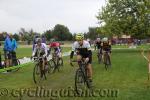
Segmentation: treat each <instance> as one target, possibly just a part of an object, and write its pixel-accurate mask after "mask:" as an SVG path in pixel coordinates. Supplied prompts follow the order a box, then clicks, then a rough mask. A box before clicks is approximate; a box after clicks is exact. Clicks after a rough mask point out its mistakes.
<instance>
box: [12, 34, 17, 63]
mask: <svg viewBox="0 0 150 100" xmlns="http://www.w3.org/2000/svg"><path fill="white" fill-rule="evenodd" d="M10 39H11V42H12V52H11V53H12V60H14V59H15V60H16V49H17V42H16V40H15V38H14V37H13V35H10ZM15 65H17V64H15Z"/></svg>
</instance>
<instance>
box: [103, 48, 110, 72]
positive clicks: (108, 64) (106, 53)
mask: <svg viewBox="0 0 150 100" xmlns="http://www.w3.org/2000/svg"><path fill="white" fill-rule="evenodd" d="M104 64H105V69H106V70H107V69H108V68H109V67H110V66H111V61H110V56H109V54H108V51H105V52H104Z"/></svg>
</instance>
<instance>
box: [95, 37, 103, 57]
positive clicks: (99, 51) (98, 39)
mask: <svg viewBox="0 0 150 100" xmlns="http://www.w3.org/2000/svg"><path fill="white" fill-rule="evenodd" d="M95 44H96V47H97V50H98V52H97V54H99V53H100V54H102V46H101V45H102V41H101V39H100V38H97V39H96V43H95Z"/></svg>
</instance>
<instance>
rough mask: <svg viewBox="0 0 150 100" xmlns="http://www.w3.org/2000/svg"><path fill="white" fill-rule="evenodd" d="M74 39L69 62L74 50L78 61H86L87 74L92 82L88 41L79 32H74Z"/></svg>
mask: <svg viewBox="0 0 150 100" xmlns="http://www.w3.org/2000/svg"><path fill="white" fill-rule="evenodd" d="M75 38H76V41H75V42H74V43H73V45H72V52H71V54H70V63H71V61H72V58H73V55H74V52H76V54H77V61H78V62H80V61H81V60H82V59H85V62H86V63H87V74H88V75H87V76H88V79H89V82H91V83H92V51H91V46H90V44H89V42H88V41H86V40H84V35H83V34H81V33H78V34H76V36H75Z"/></svg>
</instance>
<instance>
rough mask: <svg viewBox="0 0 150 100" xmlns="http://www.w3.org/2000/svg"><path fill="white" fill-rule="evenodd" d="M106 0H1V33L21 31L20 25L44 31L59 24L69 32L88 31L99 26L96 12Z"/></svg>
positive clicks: (28, 28)
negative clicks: (89, 28)
mask: <svg viewBox="0 0 150 100" xmlns="http://www.w3.org/2000/svg"><path fill="white" fill-rule="evenodd" d="M104 5H105V0H0V32H4V31H5V32H9V33H18V32H19V30H20V28H25V29H26V30H30V29H31V28H32V29H33V30H34V31H35V32H39V33H43V32H44V31H46V30H49V29H52V28H54V26H55V25H56V24H63V25H65V26H67V27H68V28H69V30H70V32H72V33H75V32H87V31H88V27H95V26H98V24H97V23H98V20H97V19H96V17H95V16H96V15H97V14H98V11H99V9H101V7H102V6H104Z"/></svg>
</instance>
